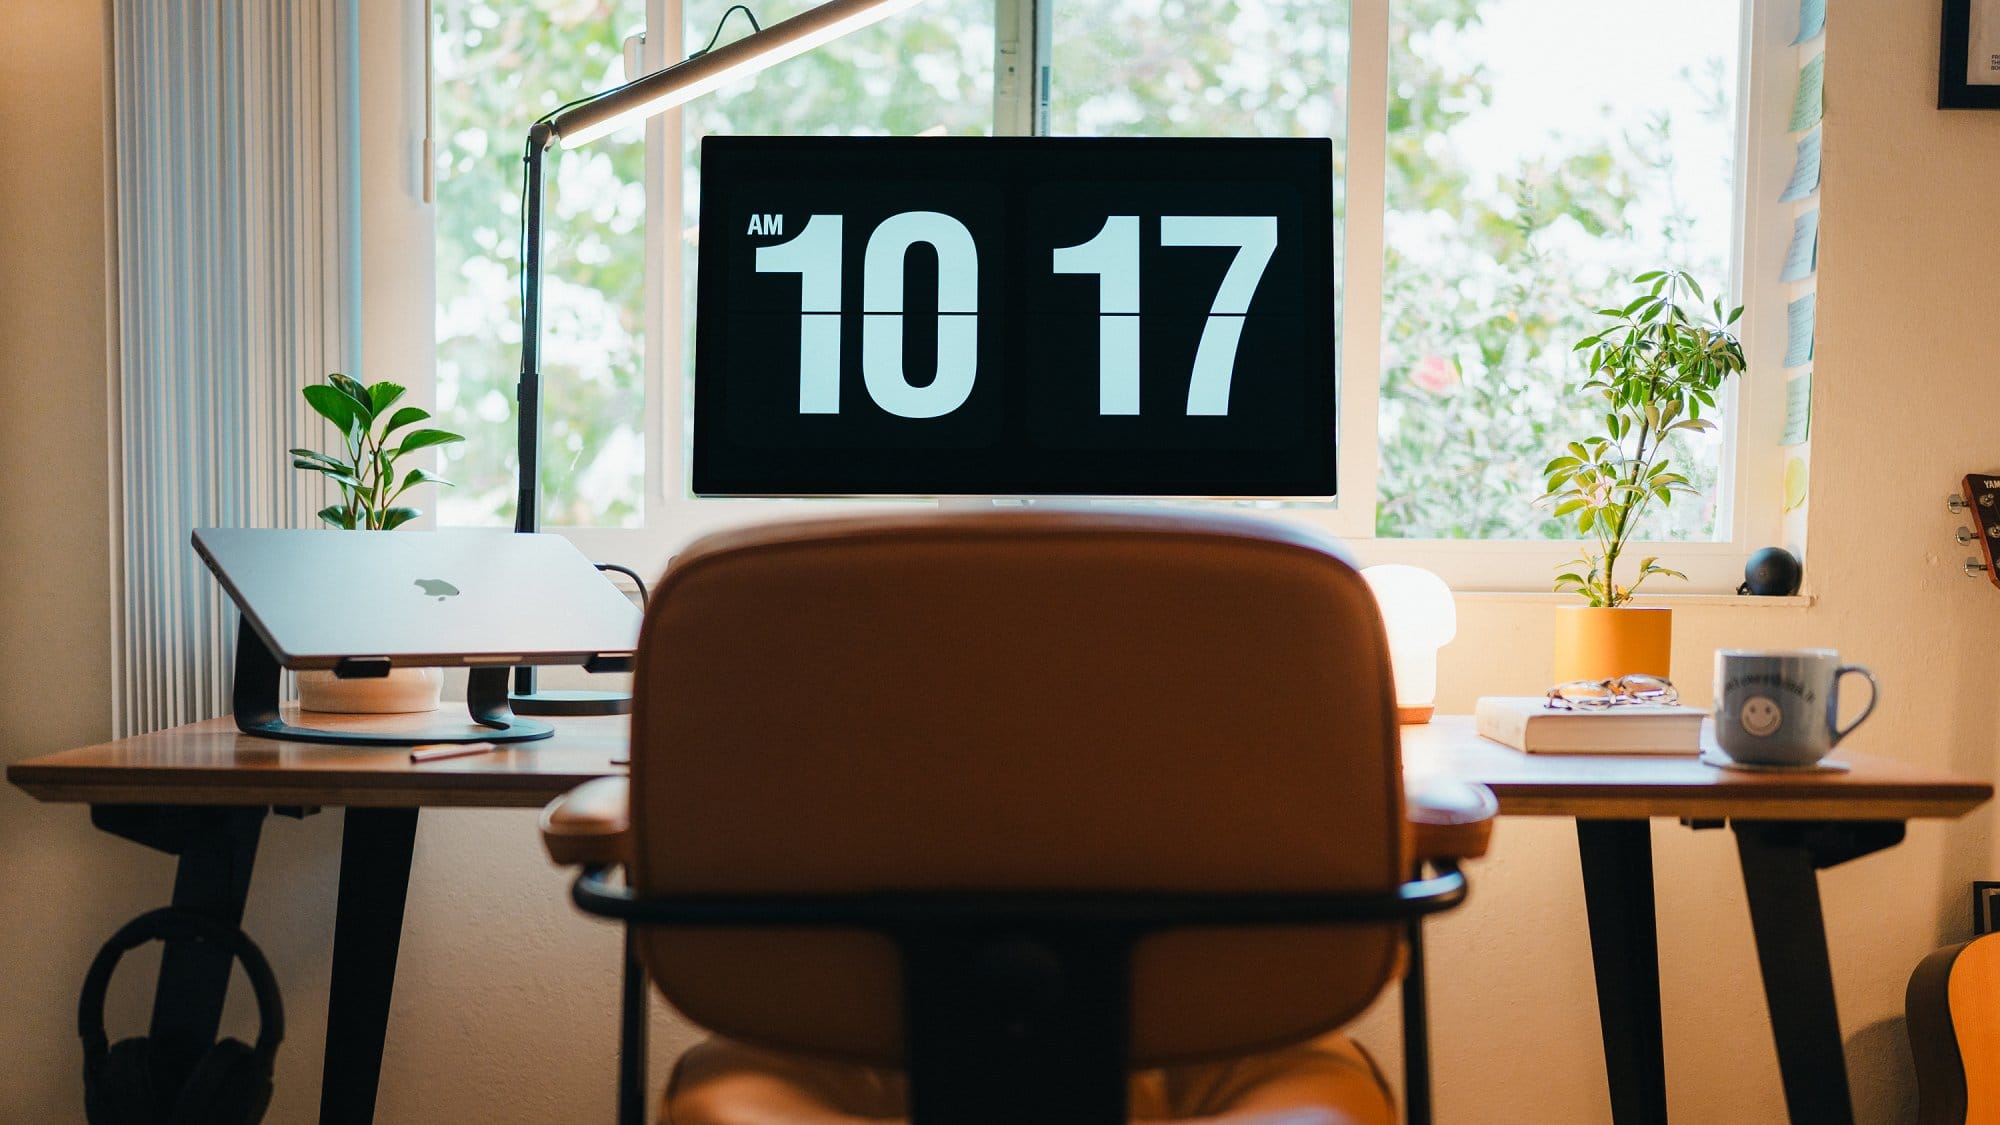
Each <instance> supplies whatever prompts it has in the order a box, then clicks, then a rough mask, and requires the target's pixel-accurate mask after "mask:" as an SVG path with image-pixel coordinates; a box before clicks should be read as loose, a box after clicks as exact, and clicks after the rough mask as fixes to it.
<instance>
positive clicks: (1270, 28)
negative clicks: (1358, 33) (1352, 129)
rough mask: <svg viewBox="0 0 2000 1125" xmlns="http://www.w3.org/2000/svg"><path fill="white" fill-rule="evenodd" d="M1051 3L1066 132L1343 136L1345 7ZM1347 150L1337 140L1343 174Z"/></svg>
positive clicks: (1059, 120)
mask: <svg viewBox="0 0 2000 1125" xmlns="http://www.w3.org/2000/svg"><path fill="white" fill-rule="evenodd" d="M1051 2H1055V20H1056V23H1055V58H1054V60H1053V72H1054V73H1053V76H1052V78H1051V80H1050V95H1049V97H1050V107H1049V110H1050V113H1049V116H1050V123H1051V127H1052V129H1053V130H1054V131H1055V132H1057V133H1073V134H1081V135H1085V136H1115V135H1121V134H1122V135H1131V136H1158V137H1165V136H1207V137H1230V136H1243V137H1332V138H1334V139H1335V140H1336V142H1338V141H1340V140H1341V139H1342V138H1344V137H1345V136H1346V133H1347V128H1346V126H1347V12H1348V5H1347V4H1346V3H1343V2H1339V0H1334V2H1331V3H1329V2H1326V0H1110V2H1108V3H1101V4H1100V3H1091V4H1082V3H1075V4H1062V3H1060V2H1056V0H1051ZM1345 149H1346V145H1344V144H1338V143H1337V144H1336V145H1335V155H1334V160H1335V164H1336V169H1335V171H1336V177H1337V179H1343V180H1344V179H1345V163H1346V152H1345Z"/></svg>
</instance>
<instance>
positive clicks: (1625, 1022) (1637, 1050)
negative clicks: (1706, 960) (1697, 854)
mask: <svg viewBox="0 0 2000 1125" xmlns="http://www.w3.org/2000/svg"><path fill="white" fill-rule="evenodd" d="M1576 841H1577V853H1578V855H1579V856H1581V857H1582V860H1583V900H1584V907H1585V910H1586V912H1587V913H1588V914H1589V916H1590V959H1591V962H1592V965H1593V967H1594V968H1595V970H1596V974H1597V1021H1598V1026H1599V1027H1600V1028H1602V1030H1603V1034H1604V1072H1605V1077H1606V1078H1607V1079H1608V1080H1609V1082H1610V1086H1611V1118H1612V1120H1613V1121H1615V1122H1617V1125H1666V1120H1667V1064H1666V1042H1665V1040H1664V1038H1663V1036H1662V1033H1661V1030H1660V939H1659V932H1658V930H1657V929H1656V928H1655V925H1654V913H1653V836H1652V828H1651V826H1650V825H1649V824H1648V823H1647V822H1646V821H1644V820H1582V819H1579V820H1578V821H1577V822H1576Z"/></svg>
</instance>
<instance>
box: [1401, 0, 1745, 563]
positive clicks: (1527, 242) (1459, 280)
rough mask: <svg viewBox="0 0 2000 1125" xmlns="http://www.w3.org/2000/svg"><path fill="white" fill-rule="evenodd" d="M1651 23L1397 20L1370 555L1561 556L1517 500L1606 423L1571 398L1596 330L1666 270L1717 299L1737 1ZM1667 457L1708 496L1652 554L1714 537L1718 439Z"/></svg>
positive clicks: (1534, 16)
mask: <svg viewBox="0 0 2000 1125" xmlns="http://www.w3.org/2000/svg"><path fill="white" fill-rule="evenodd" d="M1666 12H1667V9H1662V8H1658V7H1656V6H1653V5H1641V4H1638V3H1636V2H1634V0H1615V2H1610V3H1607V2H1605V0H1390V14H1391V21H1392V23H1391V37H1392V43H1391V54H1390V60H1389V67H1390V70H1389V76H1390V94H1389V99H1390V100H1389V138H1388V143H1389V168H1388V206H1387V213H1386V215H1385V216H1384V241H1385V243H1386V261H1385V264H1384V276H1383V302H1384V308H1383V337H1384V339H1383V357H1382V367H1383V369H1382V400H1381V419H1380V432H1381V476H1380V481H1379V505H1378V507H1377V510H1376V533H1377V534H1378V535H1383V536H1416V537H1425V538H1432V537H1436V538H1544V537H1546V538H1562V537H1563V535H1564V530H1563V528H1562V527H1561V525H1558V524H1557V523H1556V522H1555V521H1553V520H1550V519H1548V518H1546V517H1547V513H1546V512H1545V511H1544V510H1542V509H1539V508H1536V507H1534V506H1533V504H1532V503H1531V501H1532V500H1533V499H1534V498H1535V497H1536V496H1538V495H1540V494H1541V491H1542V483H1541V477H1540V474H1539V473H1538V472H1537V470H1538V469H1540V467H1541V466H1542V465H1543V464H1544V463H1545V462H1546V461H1547V460H1548V459H1549V458H1550V457H1552V456H1554V455H1555V452H1556V449H1557V448H1558V447H1559V446H1560V445H1561V444H1563V443H1564V442H1566V441H1569V440H1573V439H1576V438H1580V437H1584V436H1588V435H1589V434H1591V433H1592V432H1594V430H1593V428H1592V427H1593V425H1601V423H1593V421H1592V419H1593V418H1594V417H1596V416H1598V415H1601V414H1602V413H1603V410H1602V405H1601V403H1600V402H1598V401H1597V400H1594V399H1584V398H1581V397H1580V396H1578V395H1576V394H1574V393H1573V392H1571V391H1569V390H1568V389H1567V388H1568V386H1570V385H1572V384H1573V383H1574V382H1575V380H1576V377H1577V375H1578V374H1579V373H1580V371H1581V366H1580V365H1579V363H1578V362H1577V360H1576V359H1575V358H1574V357H1573V356H1572V353H1571V346H1572V345H1573V344H1574V343H1575V342H1576V341H1577V340H1578V339H1580V338H1582V337H1583V336H1586V335H1588V334H1589V333H1590V332H1592V331H1594V330H1595V329H1596V328H1597V326H1598V320H1599V318H1597V317H1596V316H1595V315H1594V310H1596V309H1599V308H1603V307H1606V306H1608V305H1613V304H1617V305H1623V304H1624V303H1625V302H1626V300H1628V299H1629V293H1628V289H1629V285H1628V282H1629V279H1630V278H1632V277H1633V276H1634V275H1636V274H1639V273H1642V272H1644V271H1647V270H1650V269H1655V268H1658V267H1661V266H1678V267H1680V268H1683V269H1687V270H1689V271H1691V272H1692V273H1693V274H1694V275H1695V276H1696V277H1697V278H1699V279H1700V280H1701V281H1702V283H1703V286H1704V288H1705V289H1706V290H1707V291H1708V292H1709V295H1710V296H1714V295H1715V294H1716V293H1717V292H1720V291H1721V290H1723V289H1724V288H1726V287H1727V285H1728V283H1729V279H1730V266H1731V260H1732V238H1733V230H1734V221H1733V209H1734V203H1733V175H1734V153H1735V128H1736V125H1735V123H1736V111H1735V104H1734V102H1735V91H1736V66H1737V58H1736V51H1737V42H1738V34H1737V28H1738V21H1739V18H1740V4H1739V0H1688V2H1687V3H1684V4H1677V5H1674V6H1673V8H1672V9H1671V16H1670V18H1660V17H1662V16H1664V15H1665V13H1666ZM1635 35H1636V36H1638V39H1636V40H1635V38H1634V37H1635ZM1640 40H1643V45H1641V44H1640ZM1621 294H1625V295H1624V296H1621ZM1674 440H1675V441H1676V442H1678V443H1680V445H1681V446H1682V448H1680V449H1677V450H1675V451H1674V452H1673V453H1672V459H1673V461H1674V463H1675V465H1676V467H1677V468H1679V469H1680V471H1682V472H1685V473H1687V475H1688V476H1689V478H1690V479H1691V480H1692V481H1693V483H1694V484H1695V485H1696V486H1697V487H1699V488H1700V489H1701V495H1699V496H1684V497H1680V498H1679V499H1678V502H1677V503H1675V504H1674V505H1673V506H1672V507H1670V508H1667V509H1664V510H1659V509H1655V510H1654V511H1653V512H1652V513H1650V514H1649V516H1648V524H1647V526H1648V528H1649V529H1650V533H1651V534H1650V535H1649V537H1654V536H1657V537H1660V538H1696V539H1700V538H1711V537H1713V535H1714V533H1715V529H1716V520H1715V505H1716V501H1717V499H1718V489H1717V482H1718V479H1719V475H1720V469H1721V465H1720V461H1721V451H1722V441H1721V434H1720V433H1719V432H1718V433H1716V434H1712V435H1701V436H1697V437H1696V438H1694V439H1693V440H1686V435H1683V434H1676V435H1675V436H1674Z"/></svg>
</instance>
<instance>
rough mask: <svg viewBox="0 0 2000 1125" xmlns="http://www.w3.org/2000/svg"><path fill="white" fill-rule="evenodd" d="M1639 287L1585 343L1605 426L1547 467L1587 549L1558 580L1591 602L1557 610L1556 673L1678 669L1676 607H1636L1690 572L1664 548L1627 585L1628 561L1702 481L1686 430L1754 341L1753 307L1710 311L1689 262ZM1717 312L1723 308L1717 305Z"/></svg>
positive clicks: (1705, 423)
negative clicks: (1688, 464) (1745, 324)
mask: <svg viewBox="0 0 2000 1125" xmlns="http://www.w3.org/2000/svg"><path fill="white" fill-rule="evenodd" d="M1632 282H1633V284H1634V285H1636V286H1638V287H1639V291H1638V293H1637V294H1636V295H1635V296H1634V297H1633V298H1632V300H1631V301H1630V302H1629V303H1627V304H1626V305H1624V306H1623V307H1622V308H1610V309H1601V310H1599V312H1600V314H1601V315H1603V316H1604V317H1606V318H1608V319H1609V320H1610V323H1609V324H1607V325H1606V326H1605V327H1604V328H1603V329H1602V330H1600V331H1598V332H1596V333H1594V334H1592V335H1589V336H1585V337H1584V338H1583V339H1581V340H1579V341H1577V344H1576V349H1575V350H1576V351H1579V352H1587V353H1588V356H1587V362H1588V365H1589V370H1588V372H1587V374H1586V375H1585V377H1584V379H1583V382H1582V383H1581V384H1580V386H1579V387H1578V388H1577V389H1578V390H1579V391H1580V392H1582V393H1584V394H1587V395H1595V396H1597V397H1599V398H1601V399H1602V400H1603V402H1604V418H1603V422H1604V426H1603V429H1602V430H1601V431H1599V432H1598V433H1595V434H1592V435H1590V436H1588V437H1585V438H1583V439H1581V440H1579V441H1572V442H1570V443H1569V444H1568V446H1567V447H1566V448H1565V449H1564V450H1563V451H1562V452H1561V453H1560V454H1558V455H1557V456H1556V457H1555V458H1554V459H1552V460H1550V461H1549V463H1548V464H1547V465H1546V466H1544V467H1543V469H1542V475H1543V477H1544V478H1545V483H1546V485H1547V488H1548V491H1547V492H1546V493H1544V494H1543V496H1542V497H1541V498H1540V500H1539V501H1538V503H1544V504H1548V505H1550V506H1552V508H1553V509H1554V510H1553V515H1554V516H1555V517H1556V518H1557V519H1561V520H1566V521H1567V520H1574V521H1575V524H1576V530H1577V533H1578V535H1579V536H1580V537H1581V538H1582V540H1583V548H1582V557H1581V558H1578V559H1575V560H1573V561H1572V562H1570V563H1567V564H1565V565H1564V568H1563V572H1562V573H1561V574H1558V575H1557V576H1556V580H1555V588H1556V589H1557V590H1558V591H1561V592H1565V593H1576V594H1580V595H1582V597H1583V599H1584V604H1583V605H1580V606H1564V607H1561V608H1559V609H1558V610H1557V611H1556V638H1555V667H1554V670H1553V673H1554V678H1555V680H1556V682H1559V683H1560V682H1563V681H1567V680H1595V679H1605V678H1608V677H1611V676H1622V675H1626V674H1628V673H1632V672H1646V673H1651V674H1653V675H1657V676H1665V675H1667V674H1668V661H1669V659H1670V657H1671V655H1672V639H1673V621H1672V611H1671V610H1666V609H1642V608H1639V607H1636V606H1633V605H1631V604H1630V603H1631V601H1632V598H1633V595H1634V594H1635V593H1636V592H1637V591H1638V589H1639V586H1640V584H1641V583H1643V582H1645V581H1646V579H1648V578H1651V577H1653V576H1654V575H1668V576H1670V577H1674V578H1681V579H1685V578H1686V577H1687V576H1686V575H1685V574H1682V573H1681V572H1680V571H1677V570H1673V569H1671V568H1668V567H1666V566H1662V565H1661V564H1660V561H1659V559H1658V557H1657V556H1652V555H1648V556H1646V557H1644V558H1641V559H1639V560H1638V563H1637V565H1636V567H1634V568H1633V569H1632V570H1631V571H1628V573H1630V574H1631V575H1632V580H1631V582H1630V583H1629V584H1622V583H1620V582H1619V580H1618V578H1619V564H1620V563H1621V562H1627V563H1628V564H1629V560H1628V559H1626V558H1625V555H1626V549H1627V547H1628V546H1629V545H1630V544H1631V543H1632V542H1633V541H1634V540H1635V539H1636V538H1637V532H1638V530H1639V528H1640V525H1641V523H1642V522H1643V519H1644V517H1645V515H1646V513H1647V512H1648V510H1649V509H1650V508H1651V507H1652V506H1653V505H1654V504H1658V505H1659V506H1661V507H1665V506H1667V505H1669V504H1672V503H1673V499H1674V497H1675V496H1676V495H1678V494H1683V493H1693V492H1694V491H1695V488H1694V486H1693V485H1692V484H1690V483H1689V482H1688V478H1687V476H1686V475H1685V474H1683V473H1681V472H1678V471H1676V469H1675V467H1674V462H1673V461H1672V459H1671V458H1670V456H1669V453H1670V451H1672V450H1673V448H1674V443H1673V442H1672V440H1671V439H1672V438H1673V436H1674V435H1675V434H1679V433H1690V434H1692V433H1702V432H1707V431H1710V430H1713V429H1714V428H1715V423H1714V422H1713V421H1712V420H1711V419H1709V418H1704V417H1703V416H1702V413H1703V411H1708V412H1709V413H1711V414H1712V413H1713V412H1714V410H1715V405H1716V396H1717V394H1719V393H1720V392H1721V390H1722V387H1723V384H1724V383H1725V382H1726V381H1727V380H1728V379H1729V377H1730V376H1732V375H1739V374H1741V373H1742V371H1743V366H1744V363H1743V345H1742V342H1741V341H1739V340H1738V339H1737V338H1736V336H1735V335H1734V334H1733V333H1732V332H1731V331H1730V326H1731V325H1733V324H1735V323H1736V321H1737V319H1738V318H1739V317H1741V316H1742V315H1743V310H1742V309H1741V308H1740V307H1739V308H1736V309H1733V310H1731V311H1728V312H1724V311H1723V307H1722V300H1721V298H1719V297H1718V298H1716V299H1715V300H1714V301H1713V302H1711V303H1710V304H1709V306H1708V307H1707V308H1704V307H1703V305H1702V302H1703V300H1704V298H1703V296H1702V291H1701V286H1700V284H1698V283H1697V282H1696V281H1695V279H1694V278H1692V277H1690V276H1689V275H1688V274H1686V273H1684V272H1682V271H1680V270H1653V271H1651V272H1648V273H1642V274H1640V275H1639V276H1638V277H1635V278H1633V279H1632ZM1711 313H1712V314H1713V315H1712V316H1711V315H1710V314H1711Z"/></svg>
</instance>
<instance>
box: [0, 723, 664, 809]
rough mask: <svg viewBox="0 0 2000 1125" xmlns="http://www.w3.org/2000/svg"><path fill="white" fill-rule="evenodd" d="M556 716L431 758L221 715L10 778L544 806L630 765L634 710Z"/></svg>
mask: <svg viewBox="0 0 2000 1125" xmlns="http://www.w3.org/2000/svg"><path fill="white" fill-rule="evenodd" d="M441 714H443V712H438V713H437V714H431V715H369V716H365V717H359V716H356V717H348V716H340V715H314V716H313V717H312V720H311V725H313V726H318V727H333V728H338V727H340V726H342V725H351V726H355V727H362V726H366V727H369V728H371V729H375V730H388V729H394V728H395V727H396V726H397V725H399V724H400V725H402V726H403V728H404V729H419V730H421V729H429V728H435V727H436V726H437V724H438V722H439V719H438V715H441ZM286 718H287V719H288V720H290V721H297V720H296V719H295V717H294V716H292V715H291V714H287V715H286ZM551 725H553V726H554V727H555V728H556V734H555V737H554V738H545V739H543V740H541V741H539V742H521V743H515V744H513V745H511V746H502V747H500V748H498V749H496V750H493V751H491V752H489V753H485V754H472V755H468V756H466V757H463V758H445V759H443V760H442V761H436V762H425V763H423V764H421V765H419V764H417V763H414V762H412V761H410V752H409V749H408V748H407V747H400V746H386V747H347V746H318V745H313V744H310V743H305V742H281V741H278V740H276V739H270V738H257V737H253V736H251V735H247V734H243V733H241V732H239V731H238V730H237V729H236V724H235V723H234V722H232V721H231V720H229V719H226V718H225V719H210V720H208V721H206V722H201V723H189V724H188V725H186V726H180V727H173V728H171V729H169V730H163V731H155V732H153V733H152V734H142V735H140V736H138V737H137V738H126V739H120V740H119V741H117V742H106V743H102V744H100V745H97V746H85V747H82V748H81V749H77V750H64V751H62V752H60V753H56V754H46V755H43V756H42V757H39V758H31V759H29V760H28V761H25V762H17V763H15V764H14V765H12V766H9V767H8V768H7V780H8V781H11V782H13V783H14V784H15V785H18V786H20V787H21V788H23V789H25V790H27V791H28V792H29V793H31V794H33V795H34V796H35V797H36V798H38V799H40V800H44V801H83V802H87V803H90V804H124V805H363V806H378V807H400V808H408V807H410V806H412V805H417V806H424V805H457V806H473V807H483V808H496V807H499V808H507V807H529V808H533V807H538V806H541V805H545V804H547V803H549V802H550V801H552V800H554V799H555V798H556V797H558V796H560V795H561V794H563V793H566V792H568V791H569V790H571V789H574V788H575V787H577V786H579V785H581V784H583V783H584V782H586V781H589V780H590V779H591V778H594V777H603V776H605V775H606V774H618V773H623V772H625V767H624V766H622V765H613V764H612V762H611V760H612V759H613V758H620V759H622V758H623V757H624V756H625V744H626V730H627V720H626V718H625V717H624V716H622V715H621V716H606V717H603V718H582V719H557V720H554V721H553V722H552V723H551ZM467 727H468V729H476V728H471V725H470V723H468V724H467Z"/></svg>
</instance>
